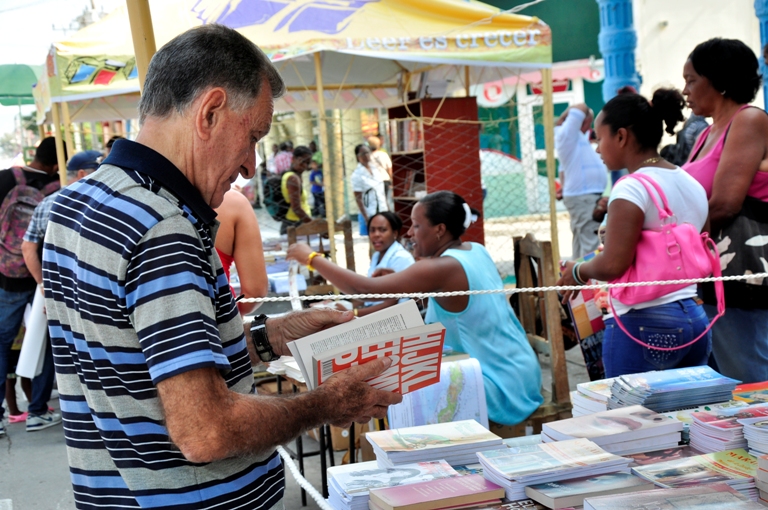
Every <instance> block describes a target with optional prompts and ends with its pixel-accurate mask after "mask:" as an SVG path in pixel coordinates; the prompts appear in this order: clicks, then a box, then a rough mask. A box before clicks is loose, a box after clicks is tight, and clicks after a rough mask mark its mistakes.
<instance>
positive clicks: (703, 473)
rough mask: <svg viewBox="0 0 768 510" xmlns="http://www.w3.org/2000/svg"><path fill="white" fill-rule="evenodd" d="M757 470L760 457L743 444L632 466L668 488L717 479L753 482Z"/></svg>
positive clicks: (711, 481) (717, 480)
mask: <svg viewBox="0 0 768 510" xmlns="http://www.w3.org/2000/svg"><path fill="white" fill-rule="evenodd" d="M756 472H757V459H756V458H755V457H753V456H752V455H750V454H749V453H747V451H746V450H744V449H741V448H739V449H736V450H726V451H724V452H715V453H708V454H706V455H698V456H695V457H688V458H684V459H678V460H672V461H667V462H661V463H658V464H651V465H647V466H638V467H633V468H632V473H634V474H636V475H637V476H640V477H642V478H645V479H647V480H650V481H652V482H653V483H655V484H656V485H658V486H660V487H664V488H673V487H688V486H692V485H702V484H708V483H715V482H724V483H727V484H728V485H734V484H741V485H745V484H746V485H749V483H753V482H754V477H755V474H756Z"/></svg>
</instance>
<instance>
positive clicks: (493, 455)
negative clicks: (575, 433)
mask: <svg viewBox="0 0 768 510" xmlns="http://www.w3.org/2000/svg"><path fill="white" fill-rule="evenodd" d="M524 449H525V451H521V452H514V451H510V449H508V448H505V449H497V450H488V451H483V452H479V453H478V454H477V456H478V458H479V459H480V463H481V464H482V465H483V476H485V477H486V478H488V479H489V480H491V481H492V482H495V483H497V484H499V485H501V486H503V487H504V488H505V489H506V495H507V499H509V500H511V501H517V500H520V499H523V498H525V486H527V485H534V484H538V483H546V482H556V481H560V480H569V479H572V478H581V477H584V476H596V475H601V474H605V473H614V472H617V471H623V472H628V471H629V467H628V465H629V462H630V459H626V458H624V457H619V456H617V455H613V454H611V453H608V452H606V451H605V450H603V449H602V448H600V447H599V446H598V445H596V444H595V443H593V442H592V441H590V440H588V439H572V440H567V441H558V442H555V443H541V444H535V445H529V446H528V447H525V448H524Z"/></svg>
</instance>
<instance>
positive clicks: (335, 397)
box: [315, 358, 403, 428]
mask: <svg viewBox="0 0 768 510" xmlns="http://www.w3.org/2000/svg"><path fill="white" fill-rule="evenodd" d="M390 365H392V359H391V358H381V359H377V360H375V361H371V362H370V363H366V364H364V365H357V366H354V367H351V368H348V369H346V370H344V371H342V372H339V373H338V374H336V375H334V376H333V377H331V378H330V379H328V382H326V383H324V384H322V385H320V387H319V388H318V389H317V390H315V391H316V392H320V393H323V394H324V396H325V397H326V398H327V401H328V402H331V403H332V405H333V411H332V412H331V419H330V422H331V423H332V424H333V425H336V426H338V427H342V428H347V427H349V426H350V425H351V424H352V422H356V423H367V422H368V421H370V420H371V418H384V417H385V416H386V415H387V408H388V407H389V406H391V405H393V404H399V403H400V402H402V400H403V396H402V395H400V394H398V393H392V392H390V391H384V390H377V389H375V388H373V387H372V386H370V385H369V384H368V383H367V382H365V381H366V380H368V379H370V378H372V377H376V376H377V375H380V374H382V373H383V372H384V371H385V370H387V369H388V368H389V367H390Z"/></svg>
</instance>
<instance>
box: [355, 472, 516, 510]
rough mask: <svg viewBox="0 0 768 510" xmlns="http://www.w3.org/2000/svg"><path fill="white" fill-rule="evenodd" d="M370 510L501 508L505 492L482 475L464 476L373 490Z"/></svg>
mask: <svg viewBox="0 0 768 510" xmlns="http://www.w3.org/2000/svg"><path fill="white" fill-rule="evenodd" d="M370 497H371V499H370V500H369V501H368V508H369V509H370V510H438V509H447V508H479V507H483V508H488V507H489V506H498V505H501V501H502V498H503V497H504V489H502V488H501V487H499V486H498V485H496V484H495V483H493V482H489V481H488V480H486V479H485V478H483V476H482V475H466V476H456V477H451V478H443V479H438V480H431V481H428V482H421V483H414V484H410V485H403V486H396V487H388V488H386V489H373V490H372V491H371V494H370Z"/></svg>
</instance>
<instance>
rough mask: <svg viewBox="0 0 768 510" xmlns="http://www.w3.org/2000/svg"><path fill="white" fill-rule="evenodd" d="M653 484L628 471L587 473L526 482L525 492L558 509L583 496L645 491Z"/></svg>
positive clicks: (574, 503)
mask: <svg viewBox="0 0 768 510" xmlns="http://www.w3.org/2000/svg"><path fill="white" fill-rule="evenodd" d="M653 487H654V485H653V483H652V482H649V481H648V480H644V479H642V478H639V477H637V476H634V475H631V474H629V473H606V474H604V475H597V476H587V477H583V478H574V479H573V480H563V481H559V482H547V483H541V484H537V485H529V486H528V487H526V488H525V494H526V495H527V496H528V497H529V498H531V499H534V500H536V501H538V502H539V503H542V504H544V505H545V506H546V507H548V508H553V509H555V510H558V509H560V508H568V507H572V506H581V505H583V504H584V498H588V497H596V496H606V495H609V494H622V493H625V492H637V491H642V490H649V489H652V488H653Z"/></svg>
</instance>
